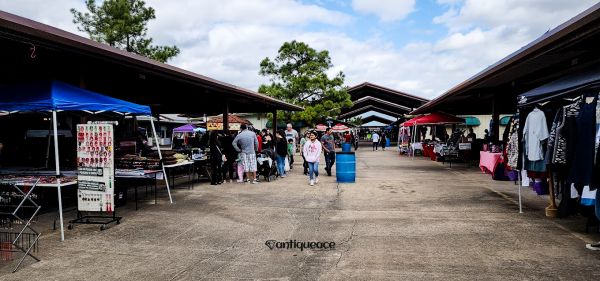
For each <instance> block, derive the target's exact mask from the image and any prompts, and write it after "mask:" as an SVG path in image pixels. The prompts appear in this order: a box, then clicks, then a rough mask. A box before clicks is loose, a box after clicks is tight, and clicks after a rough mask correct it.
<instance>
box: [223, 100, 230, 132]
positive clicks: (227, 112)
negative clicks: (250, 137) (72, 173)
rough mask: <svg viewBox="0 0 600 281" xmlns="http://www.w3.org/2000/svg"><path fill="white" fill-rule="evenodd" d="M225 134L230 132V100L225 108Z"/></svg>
mask: <svg viewBox="0 0 600 281" xmlns="http://www.w3.org/2000/svg"><path fill="white" fill-rule="evenodd" d="M223 132H229V100H225V105H224V106H223Z"/></svg>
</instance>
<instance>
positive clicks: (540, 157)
mask: <svg viewBox="0 0 600 281" xmlns="http://www.w3.org/2000/svg"><path fill="white" fill-rule="evenodd" d="M548 136H549V133H548V125H547V123H546V116H545V115H544V112H542V111H541V110H540V109H539V108H537V107H536V108H534V109H533V111H531V113H529V115H527V119H526V120H525V127H524V128H523V140H524V141H525V145H524V146H523V152H524V155H525V156H526V158H525V160H527V161H525V165H526V166H525V170H527V171H532V172H544V171H546V163H545V162H544V152H543V148H542V141H544V140H546V139H548Z"/></svg>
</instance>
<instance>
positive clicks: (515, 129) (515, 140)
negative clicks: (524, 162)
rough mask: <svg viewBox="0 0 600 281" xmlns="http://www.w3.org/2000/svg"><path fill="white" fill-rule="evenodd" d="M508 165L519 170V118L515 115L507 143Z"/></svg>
mask: <svg viewBox="0 0 600 281" xmlns="http://www.w3.org/2000/svg"><path fill="white" fill-rule="evenodd" d="M506 155H507V157H506V158H507V159H508V161H507V165H508V166H509V167H511V168H513V169H517V166H518V163H519V116H518V115H515V116H513V117H512V118H511V130H510V132H509V136H508V142H507V143H506Z"/></svg>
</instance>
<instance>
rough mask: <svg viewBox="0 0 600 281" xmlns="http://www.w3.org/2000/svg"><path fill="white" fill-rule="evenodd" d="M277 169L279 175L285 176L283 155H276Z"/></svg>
mask: <svg viewBox="0 0 600 281" xmlns="http://www.w3.org/2000/svg"><path fill="white" fill-rule="evenodd" d="M277 171H278V172H279V175H280V176H285V156H279V155H277Z"/></svg>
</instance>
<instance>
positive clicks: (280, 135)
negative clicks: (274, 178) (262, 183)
mask: <svg viewBox="0 0 600 281" xmlns="http://www.w3.org/2000/svg"><path fill="white" fill-rule="evenodd" d="M275 154H276V160H277V171H278V172H279V176H280V177H282V178H285V174H286V173H285V164H286V157H287V154H288V146H287V140H286V138H285V133H284V132H283V130H279V131H277V133H276V135H275Z"/></svg>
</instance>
